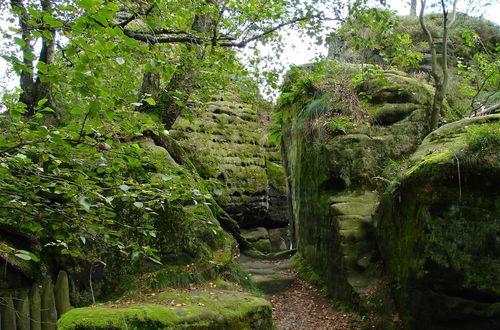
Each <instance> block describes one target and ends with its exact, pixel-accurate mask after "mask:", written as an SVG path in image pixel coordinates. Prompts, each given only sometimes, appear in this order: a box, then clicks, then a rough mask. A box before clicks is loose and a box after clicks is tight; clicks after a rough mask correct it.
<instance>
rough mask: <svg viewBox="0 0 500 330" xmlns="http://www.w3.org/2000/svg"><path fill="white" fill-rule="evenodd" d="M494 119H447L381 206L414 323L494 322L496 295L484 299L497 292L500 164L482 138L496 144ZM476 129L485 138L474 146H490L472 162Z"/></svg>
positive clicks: (386, 251) (404, 306)
mask: <svg viewBox="0 0 500 330" xmlns="http://www.w3.org/2000/svg"><path fill="white" fill-rule="evenodd" d="M492 118H493V117H492ZM492 118H489V119H488V118H483V119H481V120H472V121H471V120H464V121H462V122H461V123H453V124H450V125H446V126H443V127H442V128H440V129H439V130H437V131H436V132H434V133H433V134H431V135H430V136H429V137H427V138H426V139H425V141H424V143H423V144H422V146H421V147H420V148H419V150H417V152H416V153H415V156H414V157H412V161H413V162H414V164H415V165H414V166H413V167H411V168H410V169H409V170H407V171H406V172H405V174H404V176H403V178H402V180H401V184H399V185H398V186H397V188H396V189H395V190H394V191H393V192H392V193H390V194H386V195H384V198H383V200H382V203H381V205H380V208H379V214H380V220H379V225H378V231H379V235H380V237H379V246H380V250H381V253H382V255H383V258H384V261H385V264H386V267H387V271H388V273H389V275H390V277H391V280H392V283H393V293H394V294H395V297H396V301H397V303H398V307H399V309H400V311H401V313H402V317H403V320H404V321H405V323H406V324H407V325H408V326H410V327H411V326H412V325H414V324H419V326H424V327H432V326H433V324H436V323H438V322H450V321H449V320H454V319H456V320H463V319H468V318H471V319H474V320H475V321H474V322H476V323H474V324H477V327H478V328H481V327H482V326H481V325H480V324H483V323H481V322H486V323H484V324H489V323H488V322H491V319H489V318H491V315H490V312H489V310H490V309H491V308H492V307H491V305H492V303H491V301H492V300H490V299H489V298H488V299H485V300H484V301H483V300H481V299H482V298H481V297H484V296H489V297H493V296H495V297H498V296H500V284H499V283H498V280H497V278H498V276H499V271H498V270H499V269H500V259H499V258H498V254H497V253H496V252H495V251H496V248H495V247H494V245H495V243H493V242H494V241H495V238H494V235H495V234H494V233H496V232H497V231H498V221H497V220H498V218H499V217H500V202H499V198H498V187H496V183H495V182H498V181H499V178H500V169H499V165H498V164H500V162H499V159H498V148H497V147H494V148H491V149H490V148H489V145H490V144H489V143H487V142H485V141H490V143H491V144H495V143H496V142H495V141H496V138H494V136H496V130H497V129H498V121H497V123H491V124H485V123H487V122H488V121H489V120H492ZM496 120H498V119H496ZM492 131H493V132H492ZM471 135H472V139H473V140H474V139H476V138H477V140H475V141H482V142H485V143H484V144H482V143H481V142H478V144H477V145H479V146H481V150H484V151H485V153H483V154H482V155H481V158H480V159H479V160H478V159H473V160H471V157H474V154H473V153H471V151H470V150H469V149H468V148H469V147H468V146H467V144H466V142H465V141H467V136H469V138H470V137H471ZM492 136H493V138H492ZM473 145H475V144H473ZM421 149H422V150H421ZM494 157H496V161H495V160H493V159H494ZM492 160H493V161H492ZM429 288H430V289H429ZM427 290H432V294H430V293H429V292H427ZM450 292H453V294H452V295H450ZM471 297H472V298H471ZM437 302H439V303H437ZM422 306H428V307H427V308H422ZM436 311H438V312H436ZM443 320H444V321H443Z"/></svg>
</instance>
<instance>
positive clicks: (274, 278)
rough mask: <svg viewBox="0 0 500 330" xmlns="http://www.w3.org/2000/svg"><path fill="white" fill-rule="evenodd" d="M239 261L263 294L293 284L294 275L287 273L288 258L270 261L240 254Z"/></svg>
mask: <svg viewBox="0 0 500 330" xmlns="http://www.w3.org/2000/svg"><path fill="white" fill-rule="evenodd" d="M240 263H241V266H242V268H243V269H244V270H245V271H247V272H248V274H249V275H250V279H251V280H252V281H253V282H254V283H255V286H256V287H257V289H259V290H260V291H261V292H262V293H264V294H275V293H279V292H283V291H286V290H288V289H289V288H290V287H291V286H292V284H293V281H294V277H293V276H292V275H291V274H289V273H287V270H289V269H290V268H291V265H290V263H289V262H288V260H283V261H278V262H273V263H270V262H264V261H262V260H259V259H254V258H251V257H248V256H244V255H242V256H241V258H240Z"/></svg>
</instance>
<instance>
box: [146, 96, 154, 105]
mask: <svg viewBox="0 0 500 330" xmlns="http://www.w3.org/2000/svg"><path fill="white" fill-rule="evenodd" d="M144 101H146V102H147V103H148V104H149V105H156V101H155V100H153V99H152V98H150V97H148V98H147V99H144Z"/></svg>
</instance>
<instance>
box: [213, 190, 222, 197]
mask: <svg viewBox="0 0 500 330" xmlns="http://www.w3.org/2000/svg"><path fill="white" fill-rule="evenodd" d="M214 194H216V195H217V196H220V195H222V190H220V189H219V188H217V189H214Z"/></svg>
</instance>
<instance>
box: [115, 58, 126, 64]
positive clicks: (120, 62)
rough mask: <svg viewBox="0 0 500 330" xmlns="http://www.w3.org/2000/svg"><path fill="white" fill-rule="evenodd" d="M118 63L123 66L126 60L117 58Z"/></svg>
mask: <svg viewBox="0 0 500 330" xmlns="http://www.w3.org/2000/svg"><path fill="white" fill-rule="evenodd" d="M116 63H118V64H120V65H122V64H125V60H124V59H123V58H121V57H117V58H116Z"/></svg>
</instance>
